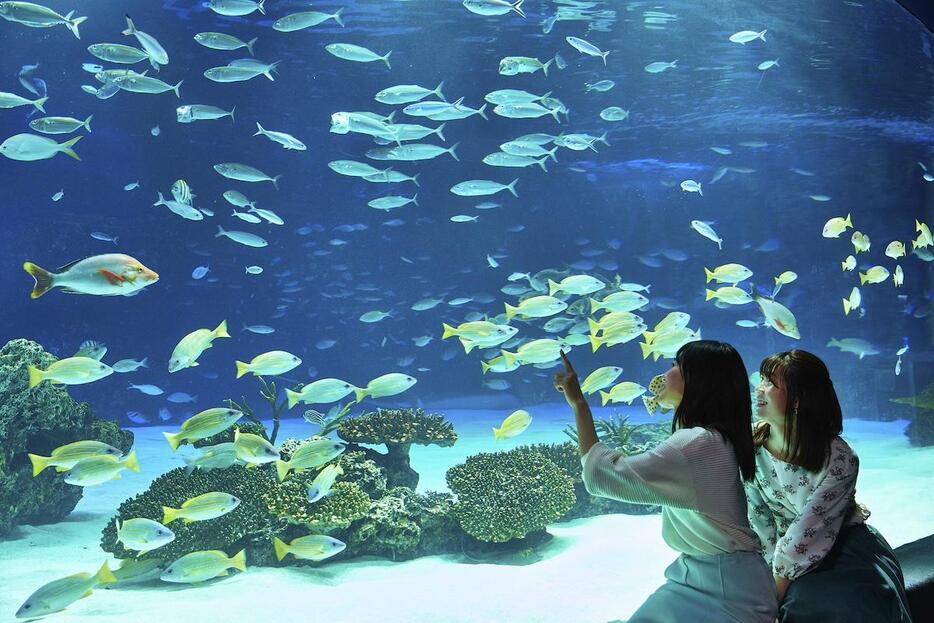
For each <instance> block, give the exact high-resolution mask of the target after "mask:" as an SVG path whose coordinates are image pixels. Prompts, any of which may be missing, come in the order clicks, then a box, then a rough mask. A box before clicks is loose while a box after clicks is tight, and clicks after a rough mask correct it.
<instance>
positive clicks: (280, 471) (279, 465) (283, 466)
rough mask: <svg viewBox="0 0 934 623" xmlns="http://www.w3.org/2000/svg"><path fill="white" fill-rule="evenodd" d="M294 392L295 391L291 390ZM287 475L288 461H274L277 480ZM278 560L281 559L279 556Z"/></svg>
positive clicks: (280, 480)
mask: <svg viewBox="0 0 934 623" xmlns="http://www.w3.org/2000/svg"><path fill="white" fill-rule="evenodd" d="M292 393H295V392H292ZM288 475H289V462H288V461H282V460H278V461H276V477H277V478H278V479H279V482H282V481H283V480H285V477H286V476H288ZM279 560H282V559H281V558H280V559H279Z"/></svg>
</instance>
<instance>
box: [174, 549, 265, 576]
mask: <svg viewBox="0 0 934 623" xmlns="http://www.w3.org/2000/svg"><path fill="white" fill-rule="evenodd" d="M228 569H238V570H240V571H246V550H245V549H242V550H240V551H239V552H237V553H236V554H235V555H234V556H228V555H227V554H226V553H224V552H222V551H220V550H218V549H212V550H203V551H198V552H191V553H190V554H185V555H184V556H182V557H181V558H179V559H178V560H176V561H175V562H173V563H172V564H171V565H169V566H168V567H167V568H166V569H165V571H163V572H162V575H160V576H159V578H160V579H161V580H162V581H163V582H177V583H182V584H194V583H197V582H204V581H205V580H210V579H212V578H216V577H219V576H224V575H228V571H227V570H228Z"/></svg>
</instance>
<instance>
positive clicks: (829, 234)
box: [821, 214, 853, 238]
mask: <svg viewBox="0 0 934 623" xmlns="http://www.w3.org/2000/svg"><path fill="white" fill-rule="evenodd" d="M852 227H853V221H852V220H851V219H850V215H849V214H847V215H846V218H844V217H840V216H835V217H834V218H832V219H830V220H828V221H827V222H826V223H824V229H823V230H822V231H821V235H822V236H823V237H824V238H839V237H840V234H842V233H843V232H845V231H846V230H847V229H848V228H852Z"/></svg>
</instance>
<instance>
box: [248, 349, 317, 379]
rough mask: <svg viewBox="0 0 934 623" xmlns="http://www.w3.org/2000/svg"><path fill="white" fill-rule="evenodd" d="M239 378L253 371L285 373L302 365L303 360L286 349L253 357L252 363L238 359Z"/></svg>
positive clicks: (259, 373)
mask: <svg viewBox="0 0 934 623" xmlns="http://www.w3.org/2000/svg"><path fill="white" fill-rule="evenodd" d="M236 363H237V378H238V379H239V378H240V377H241V376H243V375H244V374H248V373H250V372H252V373H253V374H254V375H255V376H276V375H279V374H285V373H286V372H289V371H291V370H294V369H295V368H297V367H298V366H299V365H301V363H302V360H301V359H299V358H298V357H296V356H295V355H293V354H292V353H287V352H285V351H284V350H271V351H269V352H268V353H263V354H261V355H257V356H256V357H253V360H252V361H250V363H244V362H242V361H237V362H236Z"/></svg>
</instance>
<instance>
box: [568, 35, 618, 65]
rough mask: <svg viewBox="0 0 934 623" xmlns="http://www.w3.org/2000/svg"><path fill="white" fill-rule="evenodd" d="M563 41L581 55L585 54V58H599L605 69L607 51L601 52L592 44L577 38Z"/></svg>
mask: <svg viewBox="0 0 934 623" xmlns="http://www.w3.org/2000/svg"><path fill="white" fill-rule="evenodd" d="M565 41H567V42H568V44H570V46H571V47H572V48H574V49H575V50H577V51H578V52H580V53H581V54H586V55H587V56H599V57H600V58H602V59H603V66H604V67H606V57H607V55H608V54H609V53H610V52H609V50H607V51H606V52H603V51H602V50H600V48H598V47H597V46H595V45H594V44H592V43H590V42H589V41H585V40H584V39H581V38H579V37H565Z"/></svg>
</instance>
